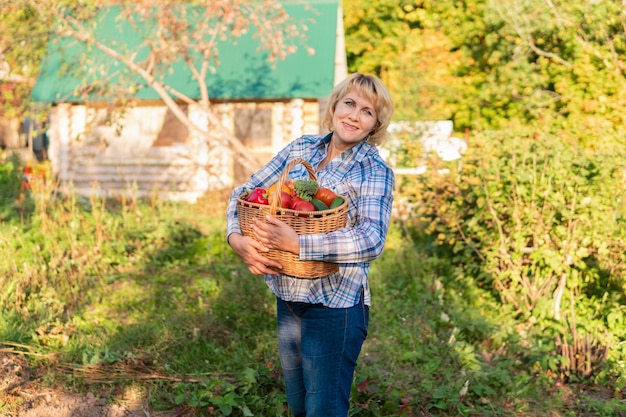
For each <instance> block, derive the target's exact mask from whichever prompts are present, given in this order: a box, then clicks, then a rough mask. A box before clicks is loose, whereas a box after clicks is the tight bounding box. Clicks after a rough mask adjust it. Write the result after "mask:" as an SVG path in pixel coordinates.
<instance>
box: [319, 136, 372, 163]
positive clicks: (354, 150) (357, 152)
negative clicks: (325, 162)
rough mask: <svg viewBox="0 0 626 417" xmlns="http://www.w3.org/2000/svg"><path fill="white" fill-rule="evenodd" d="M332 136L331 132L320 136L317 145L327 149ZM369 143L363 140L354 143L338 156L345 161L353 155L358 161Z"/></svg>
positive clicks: (367, 149)
mask: <svg viewBox="0 0 626 417" xmlns="http://www.w3.org/2000/svg"><path fill="white" fill-rule="evenodd" d="M332 137H333V132H330V133H329V134H327V135H326V136H324V137H323V138H322V140H321V141H320V142H319V144H318V145H317V146H318V148H319V149H320V150H322V149H324V150H325V151H328V144H329V143H330V139H331V138H332ZM370 147H371V145H370V144H368V143H367V142H365V141H364V140H363V141H361V142H360V143H358V144H356V145H354V146H353V147H351V148H350V149H348V150H346V151H343V152H342V153H341V154H340V155H339V156H340V157H341V160H342V161H346V160H348V159H350V158H352V157H353V156H354V158H355V160H357V161H360V160H361V159H363V157H364V156H365V155H366V154H367V152H368V151H369V150H370Z"/></svg>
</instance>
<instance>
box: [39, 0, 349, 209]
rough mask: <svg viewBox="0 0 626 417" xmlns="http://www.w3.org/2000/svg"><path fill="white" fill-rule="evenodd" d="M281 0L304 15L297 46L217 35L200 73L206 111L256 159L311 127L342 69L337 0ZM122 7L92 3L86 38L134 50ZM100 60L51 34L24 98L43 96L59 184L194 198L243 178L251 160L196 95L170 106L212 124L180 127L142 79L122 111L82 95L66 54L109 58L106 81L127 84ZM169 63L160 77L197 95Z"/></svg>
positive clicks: (76, 59)
mask: <svg viewBox="0 0 626 417" xmlns="http://www.w3.org/2000/svg"><path fill="white" fill-rule="evenodd" d="M280 4H281V5H282V7H283V9H284V10H285V11H286V13H287V14H288V15H289V16H291V17H293V18H295V19H296V20H297V21H299V22H305V23H306V27H307V30H306V31H305V32H304V34H305V35H306V38H307V40H306V47H299V48H298V50H297V52H295V53H293V54H291V55H288V56H287V57H286V58H285V59H284V60H279V61H276V62H275V63H269V62H268V61H267V54H266V53H265V52H264V51H262V50H260V49H259V43H258V41H256V40H255V39H254V38H253V36H254V33H252V32H251V33H249V34H246V35H244V36H242V37H240V38H238V39H237V40H236V41H233V40H232V39H230V40H222V41H220V44H219V46H218V49H219V52H220V55H219V60H220V65H219V66H217V67H216V71H215V73H209V74H208V75H207V78H206V83H207V90H208V94H209V97H210V99H211V109H212V110H213V113H214V114H215V115H217V117H218V119H219V122H220V123H221V124H222V125H223V126H226V127H227V129H228V130H229V131H230V132H232V133H234V135H235V136H236V137H237V138H238V139H239V141H240V142H241V143H243V144H244V145H245V147H246V148H247V149H248V150H249V152H250V153H251V154H253V155H255V156H256V157H257V159H258V160H260V161H261V162H266V161H267V160H269V158H270V157H271V156H272V155H274V154H275V153H276V152H277V151H278V150H280V149H281V148H282V147H284V146H285V145H286V144H287V143H289V142H290V141H291V140H293V139H294V138H296V137H297V136H299V135H301V134H303V133H318V132H320V131H321V127H320V122H321V113H322V112H323V111H324V108H325V103H326V98H327V96H328V95H329V94H330V92H331V91H332V88H333V86H334V85H335V84H336V83H337V82H339V81H341V80H342V79H343V78H344V77H345V76H346V72H347V69H346V59H345V46H344V40H343V36H344V34H343V23H342V22H343V20H342V19H343V16H342V11H341V7H340V1H339V0H309V1H293V2H290V1H288V2H281V3H280ZM120 7H122V6H119V5H112V6H108V7H106V8H103V9H102V11H100V13H99V14H98V15H97V16H96V18H95V19H94V33H95V36H96V38H97V39H99V40H100V41H101V42H103V43H104V44H107V45H115V47H116V48H120V45H125V46H127V47H128V48H129V49H132V48H133V47H135V48H137V45H139V44H140V42H141V41H142V39H141V33H139V32H140V31H139V32H138V31H137V29H136V27H134V26H131V25H129V24H128V21H126V20H124V19H120V18H119V17H120V13H121V9H120ZM189 7H194V6H191V5H189ZM308 48H312V50H313V51H314V53H312V54H311V53H310V52H311V50H309V49H308ZM139 52H141V51H139ZM110 61H111V58H109V57H108V56H106V55H105V54H103V53H101V52H99V51H98V50H97V49H95V48H91V47H87V46H86V45H85V44H82V43H80V42H79V41H76V40H75V39H57V38H53V39H51V40H50V42H49V46H48V51H47V54H46V57H45V59H44V62H43V63H42V68H41V71H40V75H39V77H38V79H37V82H36V85H35V87H34V89H33V92H32V98H33V99H34V100H36V101H39V102H44V103H47V104H49V105H50V112H49V119H48V126H49V129H48V132H47V134H48V135H47V136H48V141H49V148H48V152H47V155H48V158H49V160H50V161H51V166H52V170H53V172H54V174H55V175H56V176H57V177H58V179H59V180H60V184H61V185H62V186H63V187H64V188H69V187H71V188H73V189H74V190H75V191H77V192H78V193H79V194H83V195H89V194H93V193H97V194H99V195H103V196H114V195H119V194H122V193H128V192H132V193H135V194H138V195H139V196H147V195H153V194H154V193H157V194H159V195H160V196H161V197H164V198H168V199H176V200H186V201H195V200H197V198H198V197H200V196H202V195H203V194H205V193H206V192H207V191H209V190H220V189H228V188H231V187H232V186H233V185H235V184H238V183H240V182H242V181H243V180H244V179H245V178H247V177H248V176H249V174H250V173H251V172H252V170H253V167H251V166H249V165H248V164H245V163H241V162H238V160H237V159H236V158H234V153H233V151H232V150H231V149H230V148H229V147H228V146H227V145H226V143H225V141H224V140H222V139H220V133H219V129H218V128H217V127H216V126H214V125H213V124H212V123H211V122H209V121H208V120H209V119H207V116H206V113H205V112H204V111H202V110H201V109H200V107H199V106H198V105H196V104H183V105H182V106H181V107H180V108H181V109H182V110H183V111H184V112H185V114H186V116H187V117H188V118H189V119H190V120H192V121H194V122H196V123H197V124H198V125H200V126H203V127H204V128H205V129H206V130H207V131H208V132H209V133H210V134H203V133H202V132H197V131H195V130H190V129H189V128H188V126H187V125H185V124H183V123H181V122H180V121H179V119H178V118H177V117H176V116H175V115H174V114H173V113H172V112H171V110H170V109H169V108H168V107H167V106H166V105H165V104H164V102H163V101H162V100H161V98H160V96H159V95H158V94H157V92H156V91H155V90H154V89H152V88H150V87H148V86H140V87H139V88H138V89H137V91H136V92H135V93H134V95H133V97H132V102H133V104H132V105H131V106H128V107H126V108H124V109H123V112H117V111H112V108H111V103H110V102H107V101H106V100H103V99H101V98H99V96H97V95H94V96H93V97H91V96H90V98H89V99H87V100H85V99H84V98H83V97H84V95H81V94H78V93H77V91H79V90H81V89H83V90H82V91H84V88H86V87H88V86H86V85H85V84H84V82H83V83H81V81H80V80H78V79H76V78H75V77H73V76H72V72H71V71H68V70H67V63H68V62H69V63H73V64H77V63H78V64H80V63H82V62H85V63H89V65H93V67H94V68H101V67H102V66H103V65H105V64H107V63H108V64H107V65H108V67H110V68H109V69H108V71H109V73H108V74H109V76H110V77H111V79H112V80H113V87H117V88H121V89H123V88H127V89H128V88H132V86H131V85H127V84H124V82H123V81H122V79H123V77H122V76H120V75H119V74H120V73H121V72H122V71H123V70H124V68H122V67H123V66H122V65H121V64H119V63H117V62H113V63H111V62H110ZM273 64H275V67H273ZM80 65H83V64H80ZM84 65H86V64H84ZM172 68H173V72H172V73H171V74H169V75H167V77H168V80H169V81H168V83H172V85H174V86H175V87H176V88H177V89H178V91H180V92H182V93H183V94H184V95H186V96H187V97H189V98H191V99H194V100H198V99H199V98H200V93H201V92H200V90H199V87H198V84H197V82H194V80H193V79H192V77H191V74H190V72H189V70H188V69H186V67H185V66H184V65H180V66H173V67H172ZM131 75H132V74H131ZM116 80H117V81H116ZM96 81H97V80H94V81H93V82H94V83H95V82H96ZM144 83H145V82H144ZM174 98H175V97H174ZM113 110H118V109H113Z"/></svg>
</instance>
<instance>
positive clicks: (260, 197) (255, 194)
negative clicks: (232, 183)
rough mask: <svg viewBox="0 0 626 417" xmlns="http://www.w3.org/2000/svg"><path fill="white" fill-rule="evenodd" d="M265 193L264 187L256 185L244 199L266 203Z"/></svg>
mask: <svg viewBox="0 0 626 417" xmlns="http://www.w3.org/2000/svg"><path fill="white" fill-rule="evenodd" d="M266 195H267V191H266V190H265V188H260V187H257V188H255V189H254V190H252V191H250V193H249V194H248V196H247V197H246V201H249V202H250V203H256V204H268V201H267V197H266Z"/></svg>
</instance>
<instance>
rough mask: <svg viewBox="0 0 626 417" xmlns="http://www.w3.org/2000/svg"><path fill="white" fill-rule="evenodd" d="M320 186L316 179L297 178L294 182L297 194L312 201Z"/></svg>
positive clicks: (305, 199)
mask: <svg viewBox="0 0 626 417" xmlns="http://www.w3.org/2000/svg"><path fill="white" fill-rule="evenodd" d="M318 188H319V184H318V183H317V181H315V180H295V181H294V182H293V189H294V190H295V192H296V195H297V196H298V197H300V198H301V199H303V200H304V201H311V199H312V198H313V196H314V195H315V193H316V192H317V189H318Z"/></svg>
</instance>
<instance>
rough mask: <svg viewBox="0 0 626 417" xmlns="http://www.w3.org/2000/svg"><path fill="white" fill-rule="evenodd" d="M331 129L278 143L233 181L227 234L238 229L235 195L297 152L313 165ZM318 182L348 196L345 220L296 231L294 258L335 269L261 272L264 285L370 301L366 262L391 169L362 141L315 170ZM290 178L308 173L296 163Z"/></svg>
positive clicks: (387, 203) (340, 302)
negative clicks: (341, 224) (246, 175)
mask: <svg viewBox="0 0 626 417" xmlns="http://www.w3.org/2000/svg"><path fill="white" fill-rule="evenodd" d="M330 137H331V135H330V134H329V135H327V136H325V137H324V136H320V135H304V136H301V137H300V138H298V139H295V140H294V141H293V142H291V143H290V144H289V145H287V146H286V147H285V148H284V149H282V150H281V151H280V152H279V153H278V154H277V155H276V156H275V157H274V158H273V159H272V160H271V161H270V162H268V163H267V165H265V166H264V167H263V168H261V169H260V170H259V171H258V172H256V173H255V174H253V175H252V176H251V177H250V179H249V180H248V181H247V182H246V183H244V184H242V185H241V186H239V187H236V188H235V189H234V190H233V192H232V194H231V196H230V200H229V202H228V208H227V236H228V235H230V234H231V233H241V229H240V227H239V220H238V217H237V197H238V196H239V195H241V193H243V191H244V190H245V189H254V188H256V187H263V188H267V187H269V186H270V185H272V184H274V183H275V182H277V181H278V179H279V177H280V175H281V174H282V172H283V171H284V170H285V167H286V166H287V165H288V164H289V163H290V162H291V161H293V160H294V159H297V158H303V159H304V160H306V161H308V162H309V163H310V164H311V166H312V167H313V168H314V169H315V168H317V166H318V165H319V164H320V162H322V160H323V159H324V157H325V156H326V149H327V147H328V143H329V141H330ZM316 176H317V181H318V182H319V185H320V187H325V188H329V189H331V190H333V191H334V192H335V193H337V194H341V195H346V196H347V197H348V202H349V208H348V225H347V227H345V228H342V229H340V230H337V231H335V232H330V233H325V234H309V235H300V237H299V238H300V255H299V259H300V260H303V261H305V260H314V261H326V262H335V263H338V264H339V271H338V272H336V273H334V274H331V275H328V276H326V277H322V278H316V279H298V278H296V277H292V276H288V275H279V276H276V275H266V276H265V281H266V283H267V285H268V287H269V288H270V290H271V291H272V292H273V293H274V294H275V295H276V296H277V297H279V298H281V299H282V300H285V301H294V302H304V303H311V304H323V305H325V306H327V307H330V308H347V307H352V306H354V305H355V304H357V303H358V302H359V298H360V295H361V289H362V288H363V289H364V302H365V304H366V305H368V306H369V305H370V290H369V283H368V274H369V270H370V262H371V261H372V260H374V259H376V258H377V257H378V256H380V254H381V253H382V251H383V247H384V245H385V239H386V236H387V230H388V228H389V219H390V216H391V205H392V202H393V187H394V174H393V171H392V170H391V168H389V166H387V164H386V163H385V161H384V160H383V159H382V158H381V156H380V155H379V153H378V149H377V148H376V147H374V146H372V145H369V144H367V143H365V142H362V143H360V144H358V145H355V146H353V147H352V148H350V149H349V150H347V151H345V152H343V153H342V154H341V155H340V156H338V157H336V158H335V159H333V160H332V161H331V162H330V163H329V164H327V165H326V166H325V167H324V168H323V169H322V170H321V171H319V172H316ZM289 178H292V179H308V178H309V175H308V172H307V171H306V168H305V167H304V166H303V165H302V164H298V165H296V166H295V167H294V168H293V170H292V171H291V172H290V173H289Z"/></svg>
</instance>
